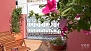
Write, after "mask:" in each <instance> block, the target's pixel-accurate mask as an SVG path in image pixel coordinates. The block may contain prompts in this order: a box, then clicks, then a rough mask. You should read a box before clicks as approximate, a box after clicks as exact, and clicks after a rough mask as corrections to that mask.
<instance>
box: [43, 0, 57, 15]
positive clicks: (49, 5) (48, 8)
mask: <svg viewBox="0 0 91 51" xmlns="http://www.w3.org/2000/svg"><path fill="white" fill-rule="evenodd" d="M56 6H57V4H56V0H52V1H51V0H47V4H46V7H45V8H44V9H42V12H43V13H44V14H48V13H50V12H53V11H56V10H57V9H56Z"/></svg>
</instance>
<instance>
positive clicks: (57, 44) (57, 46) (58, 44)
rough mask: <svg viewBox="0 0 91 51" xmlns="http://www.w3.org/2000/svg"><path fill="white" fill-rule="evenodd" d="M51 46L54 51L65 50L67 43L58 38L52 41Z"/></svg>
mask: <svg viewBox="0 0 91 51" xmlns="http://www.w3.org/2000/svg"><path fill="white" fill-rule="evenodd" d="M49 42H50V45H51V47H52V48H53V49H54V50H63V49H64V48H65V45H66V44H65V42H64V41H63V40H62V39H61V37H57V38H55V39H53V40H50V41H49Z"/></svg>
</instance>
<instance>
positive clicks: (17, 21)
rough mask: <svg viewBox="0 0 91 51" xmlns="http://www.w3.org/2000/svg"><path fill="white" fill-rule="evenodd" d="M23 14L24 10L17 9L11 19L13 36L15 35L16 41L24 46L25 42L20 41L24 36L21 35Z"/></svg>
mask: <svg viewBox="0 0 91 51" xmlns="http://www.w3.org/2000/svg"><path fill="white" fill-rule="evenodd" d="M21 13H22V8H21V7H19V8H15V9H14V10H13V12H12V18H11V32H12V35H14V37H15V40H16V41H17V42H18V43H19V44H20V45H22V43H23V41H21V40H20V39H22V38H23V37H22V34H21V29H20V26H21V22H22V17H21Z"/></svg>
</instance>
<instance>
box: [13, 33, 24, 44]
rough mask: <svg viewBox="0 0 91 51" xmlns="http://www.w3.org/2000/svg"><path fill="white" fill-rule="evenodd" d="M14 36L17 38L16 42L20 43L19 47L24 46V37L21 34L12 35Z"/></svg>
mask: <svg viewBox="0 0 91 51" xmlns="http://www.w3.org/2000/svg"><path fill="white" fill-rule="evenodd" d="M12 34H13V36H14V37H15V40H16V41H17V42H18V44H19V45H22V44H23V40H22V39H23V37H22V34H21V33H12Z"/></svg>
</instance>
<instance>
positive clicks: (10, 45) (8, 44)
mask: <svg viewBox="0 0 91 51" xmlns="http://www.w3.org/2000/svg"><path fill="white" fill-rule="evenodd" d="M22 40H23V39H22ZM0 43H1V44H2V46H3V48H4V51H11V50H12V49H18V51H28V50H30V48H28V47H26V45H25V46H21V45H19V44H18V43H17V42H16V41H15V37H14V36H13V35H12V34H11V33H10V32H8V31H7V32H0Z"/></svg>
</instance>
